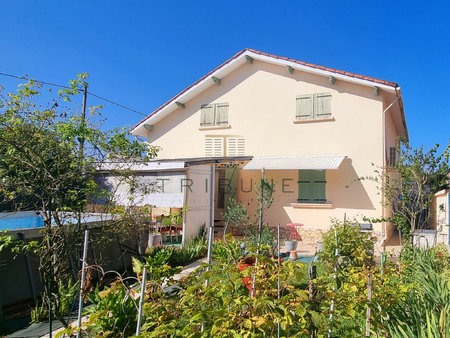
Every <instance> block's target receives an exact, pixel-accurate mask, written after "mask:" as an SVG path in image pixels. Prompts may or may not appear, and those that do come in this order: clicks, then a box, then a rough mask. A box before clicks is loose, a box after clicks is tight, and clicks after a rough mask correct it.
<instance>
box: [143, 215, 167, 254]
mask: <svg viewBox="0 0 450 338" xmlns="http://www.w3.org/2000/svg"><path fill="white" fill-rule="evenodd" d="M163 218H164V215H161V216H158V217H156V216H154V217H153V224H152V225H151V226H150V230H149V233H148V242H147V247H149V248H151V247H154V246H157V245H159V244H162V235H161V224H162V223H161V222H162V219H163ZM158 224H159V226H158Z"/></svg>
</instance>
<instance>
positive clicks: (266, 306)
mask: <svg viewBox="0 0 450 338" xmlns="http://www.w3.org/2000/svg"><path fill="white" fill-rule="evenodd" d="M258 259H259V264H258V270H257V278H256V284H255V285H256V292H255V296H254V297H253V298H252V297H251V296H250V292H249V290H248V289H247V288H246V287H245V284H244V283H243V278H250V276H251V275H252V274H253V265H251V266H249V267H247V268H245V269H244V270H243V271H242V272H241V271H240V270H239V269H238V267H237V265H236V264H228V263H221V262H217V263H216V264H214V265H212V266H210V270H209V271H205V272H203V273H200V274H198V275H194V276H192V277H191V278H190V280H189V281H188V283H187V285H186V291H185V292H184V293H183V294H181V295H180V296H179V297H178V298H160V299H158V300H157V301H154V302H150V303H147V304H146V307H145V317H146V320H145V324H144V326H143V331H144V332H143V334H142V335H143V336H144V337H147V336H148V337H168V336H171V337H173V336H195V337H213V336H214V337H229V336H236V337H237V336H239V337H245V336H249V337H265V336H267V337H271V336H273V335H274V334H275V335H276V330H277V323H280V327H281V333H282V335H283V336H287V335H295V334H297V335H300V334H306V332H307V330H306V324H307V321H306V319H305V318H306V307H305V306H306V300H307V294H306V292H305V291H304V290H298V289H295V288H294V287H293V286H292V283H291V281H292V279H294V278H295V279H301V278H302V276H299V275H301V274H302V271H303V269H302V267H303V265H302V264H300V263H292V262H286V263H285V264H283V265H282V267H281V269H280V276H281V280H282V281H283V282H282V288H281V290H282V295H281V299H280V300H278V299H277V277H278V268H277V265H276V264H275V262H274V261H273V260H272V259H270V258H268V257H265V256H262V255H260V256H259V257H258ZM206 280H208V286H207V287H206V286H205V281H206ZM202 327H203V330H202Z"/></svg>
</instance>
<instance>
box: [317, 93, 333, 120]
mask: <svg viewBox="0 0 450 338" xmlns="http://www.w3.org/2000/svg"><path fill="white" fill-rule="evenodd" d="M314 116H315V117H316V118H318V119H323V118H327V117H330V116H331V94H330V93H321V94H314Z"/></svg>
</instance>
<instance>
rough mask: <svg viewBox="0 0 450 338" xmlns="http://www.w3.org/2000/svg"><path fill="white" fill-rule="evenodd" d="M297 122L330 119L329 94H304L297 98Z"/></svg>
mask: <svg viewBox="0 0 450 338" xmlns="http://www.w3.org/2000/svg"><path fill="white" fill-rule="evenodd" d="M295 117H296V119H297V120H314V119H326V118H330V117H331V94H330V93H320V94H305V95H298V96H297V112H296V115H295Z"/></svg>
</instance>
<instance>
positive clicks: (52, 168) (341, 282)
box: [0, 74, 450, 337]
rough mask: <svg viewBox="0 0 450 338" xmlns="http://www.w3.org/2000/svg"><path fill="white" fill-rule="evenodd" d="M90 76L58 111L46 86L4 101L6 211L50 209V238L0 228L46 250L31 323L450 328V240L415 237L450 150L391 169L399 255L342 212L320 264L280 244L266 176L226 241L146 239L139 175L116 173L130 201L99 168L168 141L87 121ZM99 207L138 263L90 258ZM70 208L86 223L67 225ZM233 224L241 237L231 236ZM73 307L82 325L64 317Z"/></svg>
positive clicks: (265, 333) (241, 330)
mask: <svg viewBox="0 0 450 338" xmlns="http://www.w3.org/2000/svg"><path fill="white" fill-rule="evenodd" d="M86 77H87V75H86V74H81V75H80V76H79V78H78V79H77V80H73V81H71V83H70V86H69V87H68V88H65V89H63V90H61V91H60V92H59V93H58V95H57V98H56V99H55V100H54V101H52V104H51V105H50V106H49V105H45V106H44V107H42V106H40V105H38V104H37V103H36V100H37V97H38V96H39V95H40V92H39V90H40V88H41V87H42V84H39V83H36V82H33V81H30V82H29V83H28V84H26V85H24V86H22V87H21V88H20V89H19V91H18V93H17V94H8V95H6V96H2V99H1V101H0V103H1V104H0V108H1V110H2V114H1V115H0V129H1V130H2V133H1V134H0V150H1V153H2V154H3V156H2V157H1V158H0V207H1V210H2V211H18V210H40V211H41V212H42V214H43V215H44V220H43V222H44V228H43V229H42V240H40V241H39V242H27V241H24V240H22V239H17V238H13V237H12V236H10V235H9V234H8V233H6V232H5V233H1V234H0V251H2V250H11V251H12V252H13V253H15V254H17V255H19V254H20V255H33V257H34V258H35V259H36V262H37V265H38V269H39V275H40V276H39V277H40V280H41V281H42V292H41V293H40V297H38V299H37V302H36V303H37V304H36V306H35V308H34V309H33V311H32V320H33V321H34V322H47V321H48V322H49V323H52V321H51V319H52V318H53V319H54V318H55V317H56V318H57V319H58V320H59V321H61V323H62V324H63V326H64V329H63V330H62V331H60V332H59V333H57V334H56V335H57V336H63V335H66V336H75V335H77V336H83V337H131V336H139V337H140V336H142V337H147V336H148V337H212V336H214V337H275V336H277V337H361V336H372V337H450V255H449V251H448V246H446V245H443V244H440V245H437V246H435V247H432V248H419V247H417V246H415V245H414V241H413V236H412V235H413V234H414V232H415V230H416V229H423V228H425V227H426V226H427V224H426V223H427V219H428V218H429V216H430V215H429V211H430V208H431V201H432V197H433V195H434V193H435V192H437V191H439V190H440V189H443V188H445V187H448V181H447V179H448V178H447V175H448V170H449V167H448V158H449V147H447V148H446V150H445V151H444V152H443V153H442V154H441V155H437V147H436V148H434V149H432V150H431V151H430V152H428V153H426V152H424V151H423V149H418V150H413V149H411V148H408V147H407V146H406V148H405V153H404V154H403V156H402V157H401V158H402V162H399V163H398V164H396V166H395V167H394V168H391V169H393V170H396V172H397V173H398V177H392V178H389V179H387V178H385V179H384V180H383V182H384V186H383V187H382V190H381V192H382V193H383V194H384V196H385V199H386V201H387V203H389V204H390V206H391V207H392V210H393V216H392V217H391V218H385V219H378V220H370V222H372V223H375V222H390V223H392V224H393V225H394V226H395V227H396V228H397V229H399V230H401V234H402V239H403V247H402V250H401V253H400V254H399V255H391V256H390V255H389V253H386V254H383V255H382V256H381V257H378V256H376V255H375V251H376V250H375V249H374V248H375V242H376V241H377V239H376V238H374V237H372V233H371V232H367V231H361V229H360V227H359V226H358V223H357V222H356V221H353V220H343V221H342V220H334V221H333V222H332V224H331V225H330V229H329V231H328V232H327V233H326V234H325V235H324V236H323V237H322V241H323V248H321V250H320V251H318V252H317V253H316V255H315V256H314V257H311V259H310V262H308V263H304V262H301V261H299V260H296V259H291V258H289V257H288V256H287V255H286V253H285V252H283V253H281V252H280V247H281V246H282V245H283V244H284V240H285V239H282V238H280V235H279V231H277V229H276V228H274V227H269V226H268V224H266V222H265V216H266V215H267V213H268V212H270V211H269V209H270V206H271V204H272V202H273V198H272V193H273V189H274V187H273V186H272V185H270V184H269V183H268V182H266V181H265V180H264V179H262V180H261V182H260V183H259V184H258V186H256V187H255V191H256V192H257V196H258V197H257V201H258V205H259V206H258V207H257V209H256V211H255V215H253V216H251V217H250V216H249V215H247V214H246V209H245V207H244V206H242V205H239V204H238V203H237V202H236V201H230V202H229V203H228V206H229V208H228V209H226V210H225V212H224V214H223V218H224V221H225V227H224V234H223V237H222V238H220V239H218V238H216V239H215V240H213V236H212V234H213V230H214V229H213V228H209V229H203V230H202V231H201V232H200V233H199V234H198V235H197V236H196V237H194V238H192V239H188V240H186V241H185V242H184V243H183V244H184V245H183V246H182V247H175V246H171V245H157V246H154V247H150V248H146V246H147V243H148V227H149V222H148V221H149V209H150V206H145V207H142V206H141V207H137V206H134V205H132V203H133V195H132V192H133V191H136V190H137V189H141V187H138V185H137V182H136V180H135V178H136V177H134V176H133V172H132V171H131V170H130V169H129V168H120V170H117V171H116V172H114V174H115V175H116V178H117V179H118V180H122V181H123V182H124V183H126V184H127V186H128V187H129V188H130V189H129V191H130V198H129V201H128V202H129V204H130V205H128V206H127V207H124V206H122V205H117V203H115V200H114V197H113V196H110V195H109V194H108V191H106V190H105V189H103V188H102V186H101V185H100V184H99V182H98V180H97V176H96V175H97V169H98V167H99V164H101V163H106V162H108V161H111V160H113V161H116V162H120V163H129V164H130V163H133V161H137V160H139V161H143V162H145V161H147V160H148V159H150V158H152V157H155V156H156V155H157V152H158V149H157V148H154V147H150V148H149V147H147V146H146V145H145V144H144V143H142V142H139V141H137V140H135V139H132V138H130V136H129V134H128V133H127V131H126V130H125V129H121V130H115V131H110V132H104V131H102V130H101V129H99V127H98V123H99V122H101V120H102V118H101V114H100V113H99V108H101V107H93V108H92V109H90V112H89V113H88V117H86V116H85V114H76V113H73V110H71V109H67V108H66V107H65V106H64V105H66V104H69V103H70V102H71V100H75V98H76V97H77V95H78V94H80V93H81V92H82V91H83V89H84V92H85V93H86V92H87V83H86V82H85V80H86ZM46 95H50V94H48V93H47V94H46ZM58 102H59V103H58ZM83 112H84V113H86V106H85V104H83ZM90 118H92V120H90ZM361 179H363V178H361ZM151 189H152V187H145V191H147V192H148V191H150V192H151V191H152V190H151ZM100 202H101V203H102V204H101V211H102V212H103V213H104V214H108V215H113V216H114V217H112V218H111V219H110V221H108V222H106V223H105V224H104V225H103V230H104V232H103V231H102V232H101V233H100V234H98V237H99V238H97V239H96V241H97V240H98V243H101V242H102V241H110V242H111V241H115V240H116V239H117V238H119V237H121V238H122V239H124V240H125V239H126V240H128V241H130V242H133V243H137V245H136V250H135V251H134V252H133V254H132V255H133V259H132V262H133V264H132V265H133V271H132V272H129V273H126V272H121V273H118V272H116V271H112V270H110V271H105V269H104V267H102V264H100V263H98V264H87V263H88V262H87V260H86V259H84V258H83V257H84V255H83V251H84V252H86V251H87V248H88V245H87V242H88V240H87V239H88V236H87V235H86V236H83V234H87V231H88V230H89V229H88V228H87V226H86V224H85V223H83V222H82V214H83V213H84V212H85V211H86V210H87V209H88V208H91V207H92V206H93V205H95V207H96V208H98V205H99V204H100ZM187 207H188V206H187ZM67 215H69V216H67ZM67 217H70V218H74V219H75V220H76V222H75V223H72V224H71V225H70V227H68V226H67V224H66V223H65V218H67ZM172 218H173V220H172ZM175 218H176V217H175V216H173V217H171V222H172V221H173V222H174V224H175V226H176V225H177V224H178V220H176V219H175ZM230 227H238V228H240V229H241V231H242V233H243V236H236V237H233V236H232V235H231V234H228V235H227V230H228V229H229V228H230ZM68 229H69V230H70V231H68ZM130 229H131V231H130ZM105 234H107V235H108V236H106V235H105ZM207 236H209V238H208V239H207ZM83 238H85V240H84V242H83ZM111 238H112V240H111ZM91 240H92V239H91ZM199 260H200V261H199ZM192 263H194V266H196V268H191V267H192V265H191V264H192ZM186 268H189V270H186ZM183 271H184V272H183ZM186 271H189V273H187V272H186ZM80 281H81V283H80ZM80 284H81V285H80ZM80 288H81V292H80ZM78 297H80V298H78ZM76 304H80V305H81V306H79V309H80V316H81V314H82V315H83V316H84V317H83V320H82V323H81V325H80V326H78V325H77V323H76V322H75V323H69V322H68V320H67V315H68V314H70V312H71V310H73V309H74V308H76ZM81 309H83V311H82V313H81ZM80 320H81V318H80ZM49 331H50V332H51V331H52V330H51V327H50V328H49ZM47 332H48V331H47Z"/></svg>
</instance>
